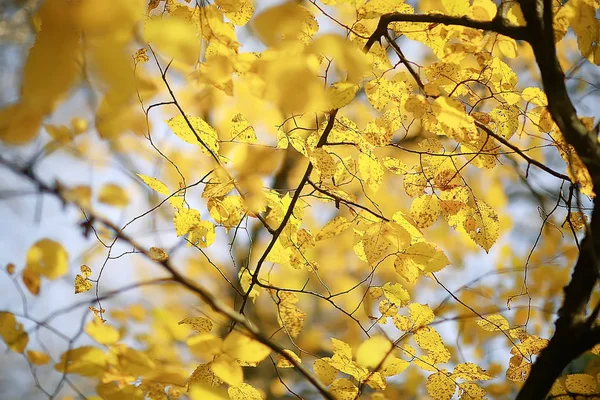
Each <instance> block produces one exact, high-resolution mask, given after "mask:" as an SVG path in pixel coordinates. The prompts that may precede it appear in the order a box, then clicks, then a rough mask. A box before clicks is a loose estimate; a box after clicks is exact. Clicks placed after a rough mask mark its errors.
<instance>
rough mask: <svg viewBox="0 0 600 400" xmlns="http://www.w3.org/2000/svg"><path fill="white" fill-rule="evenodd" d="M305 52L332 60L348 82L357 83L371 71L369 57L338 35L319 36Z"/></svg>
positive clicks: (354, 44)
mask: <svg viewBox="0 0 600 400" xmlns="http://www.w3.org/2000/svg"><path fill="white" fill-rule="evenodd" d="M306 51H307V52H312V53H314V54H319V55H324V56H326V57H328V58H329V59H332V60H333V61H334V64H335V65H336V66H337V70H338V71H339V72H340V73H342V74H344V75H345V76H346V80H347V81H348V82H353V83H359V82H360V81H361V80H362V78H363V76H365V75H366V74H368V73H369V72H370V71H371V63H370V60H369V57H368V56H367V55H366V54H365V53H364V52H363V51H362V50H361V49H360V47H358V45H357V44H356V43H354V42H352V41H349V40H347V39H345V38H344V37H342V36H339V35H333V34H325V35H321V36H319V37H317V38H316V39H315V40H314V41H313V42H312V43H311V44H310V45H309V46H308V48H307V50H306Z"/></svg>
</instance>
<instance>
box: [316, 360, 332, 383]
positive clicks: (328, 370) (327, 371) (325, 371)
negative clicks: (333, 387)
mask: <svg viewBox="0 0 600 400" xmlns="http://www.w3.org/2000/svg"><path fill="white" fill-rule="evenodd" d="M313 370H314V371H315V375H316V376H317V378H319V380H320V381H321V382H323V384H324V385H330V384H331V383H332V382H333V381H334V380H335V378H337V375H338V370H337V369H335V368H334V367H332V366H331V365H329V363H327V362H325V361H323V360H321V359H317V360H315V364H314V366H313Z"/></svg>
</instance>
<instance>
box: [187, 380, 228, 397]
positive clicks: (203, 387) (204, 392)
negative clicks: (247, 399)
mask: <svg viewBox="0 0 600 400" xmlns="http://www.w3.org/2000/svg"><path fill="white" fill-rule="evenodd" d="M217 379H218V378H217ZM190 400H230V397H229V395H228V394H227V391H225V389H222V388H218V387H213V386H211V385H210V383H206V382H196V383H194V384H193V385H190Z"/></svg>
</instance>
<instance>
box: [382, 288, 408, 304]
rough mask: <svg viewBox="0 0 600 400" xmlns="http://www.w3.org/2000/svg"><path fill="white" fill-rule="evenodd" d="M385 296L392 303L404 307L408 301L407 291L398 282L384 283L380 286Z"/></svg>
mask: <svg viewBox="0 0 600 400" xmlns="http://www.w3.org/2000/svg"><path fill="white" fill-rule="evenodd" d="M381 288H382V289H383V294H384V295H385V297H386V298H387V299H388V300H389V301H390V302H391V303H393V304H395V305H397V306H400V307H404V306H405V305H407V304H408V302H409V301H410V295H409V294H408V291H406V289H404V288H403V287H402V285H401V284H399V283H390V282H388V283H386V284H385V285H383V286H382V287H381Z"/></svg>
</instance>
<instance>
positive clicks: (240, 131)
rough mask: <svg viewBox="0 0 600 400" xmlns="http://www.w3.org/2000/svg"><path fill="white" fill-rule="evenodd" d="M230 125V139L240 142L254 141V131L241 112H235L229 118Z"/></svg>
mask: <svg viewBox="0 0 600 400" xmlns="http://www.w3.org/2000/svg"><path fill="white" fill-rule="evenodd" d="M231 125H232V126H231V140H233V141H236V142H241V143H256V140H257V139H256V132H255V131H254V128H253V127H252V125H250V123H249V122H248V120H247V119H246V117H244V116H243V115H242V114H236V115H235V116H234V117H233V118H232V119H231Z"/></svg>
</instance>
